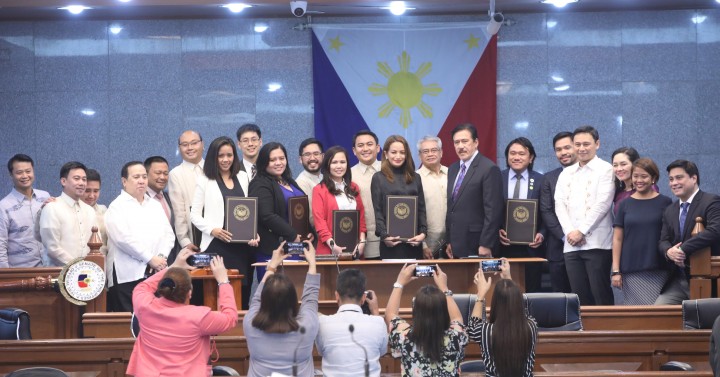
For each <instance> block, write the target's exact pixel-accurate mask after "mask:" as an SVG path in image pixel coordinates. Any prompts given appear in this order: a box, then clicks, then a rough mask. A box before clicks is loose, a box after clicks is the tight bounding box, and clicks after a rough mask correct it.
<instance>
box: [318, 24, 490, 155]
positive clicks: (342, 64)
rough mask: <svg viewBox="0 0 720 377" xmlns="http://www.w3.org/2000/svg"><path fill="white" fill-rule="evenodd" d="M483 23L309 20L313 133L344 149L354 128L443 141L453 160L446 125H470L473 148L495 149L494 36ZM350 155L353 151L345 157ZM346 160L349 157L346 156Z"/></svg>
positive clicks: (411, 140)
mask: <svg viewBox="0 0 720 377" xmlns="http://www.w3.org/2000/svg"><path fill="white" fill-rule="evenodd" d="M486 26H487V23H483V22H472V23H433V24H390V25H386V24H383V25H374V24H362V25H317V24H316V25H313V28H312V30H313V41H312V43H313V47H312V51H313V82H314V97H315V137H317V138H318V139H320V140H321V141H323V142H324V143H325V145H326V146H332V145H342V146H343V147H345V148H347V149H348V151H351V150H352V136H353V135H354V134H355V133H356V132H357V131H359V130H361V129H365V128H367V129H370V130H372V131H373V132H375V133H376V134H377V135H378V138H379V139H380V144H381V146H382V143H383V142H384V141H385V139H386V138H387V137H388V136H390V135H395V134H397V135H402V136H404V137H405V138H406V139H407V140H408V142H409V143H410V145H411V148H412V150H413V155H414V156H415V160H416V161H418V163H416V165H417V166H419V160H417V151H416V148H415V147H414V146H415V143H416V142H417V141H418V140H420V138H422V137H423V136H425V135H437V136H438V137H440V138H441V139H442V141H443V152H444V153H443V163H444V164H446V165H449V164H450V162H452V161H454V160H456V159H457V156H456V155H455V152H454V149H453V146H452V138H451V135H450V132H451V131H452V129H453V128H454V127H455V126H457V125H458V124H460V123H472V124H474V125H475V127H477V129H478V136H479V141H480V151H481V153H483V154H484V155H485V156H487V157H489V158H491V159H493V160H494V159H495V156H496V152H497V151H496V139H497V129H496V128H497V126H496V89H495V88H496V77H497V39H496V37H494V36H489V35H488V34H487V32H486V31H485V28H486ZM350 157H351V159H352V160H353V161H357V160H356V159H355V157H354V156H352V155H351V156H350ZM353 163H354V162H353Z"/></svg>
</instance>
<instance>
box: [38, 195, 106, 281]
mask: <svg viewBox="0 0 720 377" xmlns="http://www.w3.org/2000/svg"><path fill="white" fill-rule="evenodd" d="M94 226H97V219H96V217H95V210H94V209H92V207H90V206H89V205H87V204H86V203H85V202H83V201H82V200H73V199H72V198H71V197H70V196H68V195H67V194H66V193H64V192H63V193H62V194H61V195H60V197H59V198H57V200H55V201H54V202H51V203H48V204H46V205H45V207H44V208H43V209H42V210H41V211H40V238H41V241H42V243H43V245H45V251H46V252H47V256H48V259H47V262H48V265H49V266H58V267H59V266H64V265H65V264H67V263H68V262H70V261H72V260H73V259H75V258H79V257H84V256H86V255H87V253H88V252H90V247H89V246H88V245H87V243H88V241H90V235H91V234H92V227H94Z"/></svg>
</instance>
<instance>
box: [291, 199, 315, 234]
mask: <svg viewBox="0 0 720 377" xmlns="http://www.w3.org/2000/svg"><path fill="white" fill-rule="evenodd" d="M288 218H289V219H290V226H291V227H292V228H293V229H295V232H297V234H299V235H300V237H301V238H302V239H307V235H308V233H310V203H309V202H308V197H307V195H303V196H293V197H292V198H290V199H288Z"/></svg>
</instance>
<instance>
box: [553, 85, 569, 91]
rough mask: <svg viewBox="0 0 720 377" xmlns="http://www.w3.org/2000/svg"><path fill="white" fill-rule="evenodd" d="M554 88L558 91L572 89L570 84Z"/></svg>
mask: <svg viewBox="0 0 720 377" xmlns="http://www.w3.org/2000/svg"><path fill="white" fill-rule="evenodd" d="M554 89H555V91H556V92H564V91H566V90H568V89H570V85H560V86H556V87H555V88H554Z"/></svg>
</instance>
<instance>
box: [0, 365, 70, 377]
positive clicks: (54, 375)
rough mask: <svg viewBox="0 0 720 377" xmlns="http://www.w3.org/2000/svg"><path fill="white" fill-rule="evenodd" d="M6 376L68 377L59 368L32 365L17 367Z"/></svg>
mask: <svg viewBox="0 0 720 377" xmlns="http://www.w3.org/2000/svg"><path fill="white" fill-rule="evenodd" d="M7 377H68V375H67V374H65V372H63V371H61V370H60V369H55V368H48V367H33V368H24V369H18V370H16V371H14V372H12V373H10V374H8V375H7Z"/></svg>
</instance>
